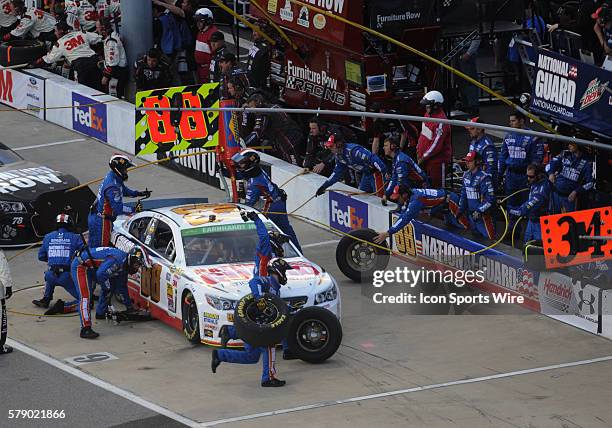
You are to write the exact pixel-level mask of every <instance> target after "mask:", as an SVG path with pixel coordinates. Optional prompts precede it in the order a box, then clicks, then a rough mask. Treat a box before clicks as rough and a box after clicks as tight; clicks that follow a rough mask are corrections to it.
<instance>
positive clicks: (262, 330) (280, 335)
mask: <svg viewBox="0 0 612 428" xmlns="http://www.w3.org/2000/svg"><path fill="white" fill-rule="evenodd" d="M263 298H264V299H265V300H266V304H267V309H266V312H262V311H260V310H259V309H258V308H257V302H256V299H255V297H253V295H252V294H248V295H246V296H244V297H243V298H242V299H240V300H239V301H238V304H237V305H236V309H235V310H234V327H235V328H236V335H237V336H238V337H239V338H240V339H242V341H243V342H245V343H248V344H249V345H251V346H253V347H260V346H272V345H276V344H278V343H281V342H282V341H283V339H285V337H286V336H287V331H288V329H289V320H290V316H289V307H288V306H287V303H286V302H284V301H283V300H282V299H281V298H280V297H278V296H275V295H273V294H269V293H266V294H264V295H263Z"/></svg>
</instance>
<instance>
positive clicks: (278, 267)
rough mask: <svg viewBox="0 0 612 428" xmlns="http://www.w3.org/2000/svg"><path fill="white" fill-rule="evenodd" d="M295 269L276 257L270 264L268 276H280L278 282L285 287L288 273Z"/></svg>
mask: <svg viewBox="0 0 612 428" xmlns="http://www.w3.org/2000/svg"><path fill="white" fill-rule="evenodd" d="M290 269H293V268H292V267H291V266H289V263H287V262H286V261H285V259H281V258H280V257H275V258H273V259H272V260H270V261H269V262H268V274H269V275H272V274H276V275H277V276H278V282H279V283H280V284H281V285H285V284H286V283H287V273H286V272H287V271H288V270H290Z"/></svg>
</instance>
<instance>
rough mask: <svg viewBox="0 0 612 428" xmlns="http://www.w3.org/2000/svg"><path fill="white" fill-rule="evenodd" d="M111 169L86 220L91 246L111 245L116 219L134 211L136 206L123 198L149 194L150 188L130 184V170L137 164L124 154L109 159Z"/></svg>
mask: <svg viewBox="0 0 612 428" xmlns="http://www.w3.org/2000/svg"><path fill="white" fill-rule="evenodd" d="M108 165H109V167H110V169H111V170H110V171H109V172H108V173H107V174H106V177H104V180H103V181H102V184H100V187H99V188H98V196H97V197H96V200H95V201H94V203H93V204H92V206H91V209H90V212H89V217H88V218H87V223H88V226H89V246H90V247H92V248H96V247H108V246H109V245H110V236H111V232H112V230H113V222H114V221H115V219H116V218H117V216H119V215H121V214H133V213H134V212H135V209H134V208H132V207H129V206H127V205H123V197H124V196H130V197H132V198H134V197H137V196H150V195H151V192H150V191H148V190H145V191H137V190H132V189H130V188H129V187H127V186H126V185H125V184H124V182H126V181H127V179H128V169H129V168H130V167H132V166H134V164H133V163H132V161H131V160H130V158H128V157H127V156H125V155H122V154H114V155H113V156H111V158H110V161H109V162H108Z"/></svg>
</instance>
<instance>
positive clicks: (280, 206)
mask: <svg viewBox="0 0 612 428" xmlns="http://www.w3.org/2000/svg"><path fill="white" fill-rule="evenodd" d="M264 211H266V212H272V213H286V212H287V203H286V202H285V201H278V202H272V204H270V207H269V208H268V209H266V210H264ZM264 214H265V213H264ZM268 217H269V218H270V220H272V221H273V222H274V224H276V225H277V226H278V227H279V228H280V230H282V231H283V233H284V234H285V235H288V236H289V238H290V239H291V242H293V245H295V246H296V247H297V249H298V250H299V251H300V253H301V252H302V247H300V243H299V241H298V238H297V235H296V234H295V231H294V230H293V227H291V223H289V216H288V215H287V214H270V215H268Z"/></svg>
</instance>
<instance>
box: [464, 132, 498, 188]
mask: <svg viewBox="0 0 612 428" xmlns="http://www.w3.org/2000/svg"><path fill="white" fill-rule="evenodd" d="M469 152H476V153H478V154H479V155H480V157H481V158H482V162H483V163H482V170H483V171H484V172H486V173H487V174H489V175H490V176H491V179H492V180H493V188H494V189H497V186H498V185H499V176H498V175H497V168H498V162H499V160H498V156H497V148H496V147H495V144H493V142H492V141H491V139H490V138H489V136H488V135H483V136H482V137H481V138H479V139H477V140H472V142H471V143H470V148H469V149H468V153H469Z"/></svg>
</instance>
